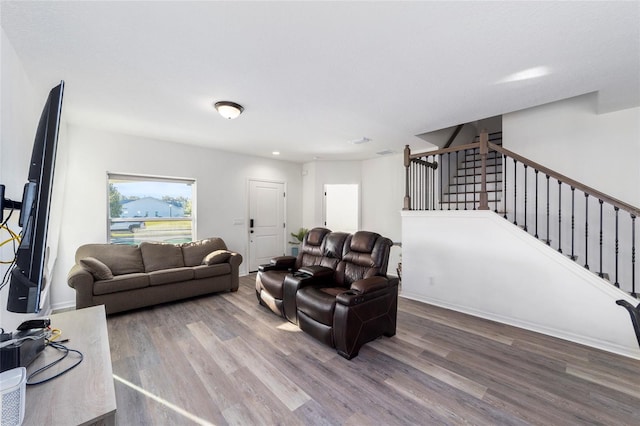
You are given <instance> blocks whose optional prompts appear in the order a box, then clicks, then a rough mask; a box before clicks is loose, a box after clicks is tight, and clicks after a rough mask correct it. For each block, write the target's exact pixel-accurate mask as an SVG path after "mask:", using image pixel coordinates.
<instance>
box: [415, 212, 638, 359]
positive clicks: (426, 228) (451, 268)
mask: <svg viewBox="0 0 640 426" xmlns="http://www.w3.org/2000/svg"><path fill="white" fill-rule="evenodd" d="M402 243H403V251H404V255H403V264H402V266H403V276H402V296H404V297H408V298H411V299H415V300H420V301H423V302H427V303H432V304H435V305H439V306H443V307H446V308H449V309H454V310H457V311H461V312H466V313H469V314H471V315H476V316H480V317H483V318H488V319H490V320H494V321H499V322H503V323H507V324H511V325H514V326H516V327H521V328H525V329H529V330H533V331H537V332H540V333H544V334H548V335H551V336H556V337H559V338H562V339H566V340H570V341H574V342H578V343H581V344H585V345H589V346H593V347H596V348H600V349H604V350H608V351H611V352H616V353H619V354H622V355H625V356H630V357H633V358H637V359H640V349H639V348H638V342H637V340H636V337H635V334H634V331H633V327H632V325H631V320H630V317H629V314H628V312H627V311H626V310H625V309H623V308H622V307H620V306H618V305H616V303H615V301H616V300H618V299H625V300H627V301H629V302H630V303H632V304H634V305H635V304H637V300H635V299H633V298H632V297H631V296H629V295H627V294H626V293H624V292H622V291H620V290H619V289H616V288H615V287H613V286H611V285H608V284H606V283H604V282H603V281H602V280H601V279H599V278H598V277H597V276H596V275H594V274H592V273H591V272H589V271H587V270H585V269H584V268H583V267H582V266H580V265H577V264H576V263H575V262H573V261H571V260H569V259H567V258H566V257H565V256H563V255H562V254H561V253H558V252H556V251H555V250H550V249H549V247H547V246H546V245H545V244H544V243H543V242H541V241H539V240H537V239H536V238H534V237H532V236H531V235H529V234H527V233H526V232H524V231H523V230H521V229H520V228H518V227H516V226H513V225H512V224H510V223H509V222H507V221H505V220H504V219H502V218H501V217H500V216H499V215H496V214H495V213H492V212H488V211H473V212H471V211H469V212H465V211H454V210H451V211H447V210H443V211H435V212H403V217H402ZM495 259H500V261H495ZM461 265H464V267H460V266H461Z"/></svg>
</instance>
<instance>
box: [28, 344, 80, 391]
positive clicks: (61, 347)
mask: <svg viewBox="0 0 640 426" xmlns="http://www.w3.org/2000/svg"><path fill="white" fill-rule="evenodd" d="M47 346H51V347H52V348H55V349H57V350H59V351H62V352H64V354H63V355H62V356H61V357H60V358H58V359H57V360H55V361H53V362H51V363H49V364H47V365H45V366H44V367H42V368H40V369H38V370H36V371H34V372H33V373H31V374H30V375H29V377H27V386H34V385H40V384H42V383H46V382H48V381H50V380H53V379H55V378H57V377H60V376H62V375H63V374H65V373H67V372H69V371H70V370H72V369H74V368H75V367H77V366H78V364H80V363H81V362H82V360H83V359H84V355H82V352H80V351H78V350H75V349H69V348H68V347H66V346H65V345H63V344H60V343H56V342H49V343H48V344H47ZM69 352H74V353H76V354H78V355H79V356H80V358H79V359H78V360H77V361H76V362H75V364H73V365H71V366H70V367H68V368H67V369H65V370H63V371H61V372H59V373H58V374H56V375H55V376H51V377H48V378H46V379H43V380H40V381H39V382H29V380H31V379H32V378H33V377H34V376H36V375H38V374H40V373H42V372H43V371H45V370H47V369H49V368H51V367H53V366H54V365H56V364H58V363H59V362H60V361H62V360H63V359H65V358H66V357H67V356H68V355H69Z"/></svg>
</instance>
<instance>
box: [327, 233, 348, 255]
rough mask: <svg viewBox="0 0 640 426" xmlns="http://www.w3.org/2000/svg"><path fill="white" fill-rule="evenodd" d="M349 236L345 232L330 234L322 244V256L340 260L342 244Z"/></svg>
mask: <svg viewBox="0 0 640 426" xmlns="http://www.w3.org/2000/svg"><path fill="white" fill-rule="evenodd" d="M348 236H349V234H347V233H346V232H330V233H329V234H327V237H326V238H325V242H324V256H326V257H330V258H334V259H341V258H342V253H343V250H344V242H345V240H346V239H347V237H348Z"/></svg>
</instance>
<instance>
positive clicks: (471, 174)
mask: <svg viewBox="0 0 640 426" xmlns="http://www.w3.org/2000/svg"><path fill="white" fill-rule="evenodd" d="M481 172H482V164H481V160H480V153H479V152H478V149H474V150H467V151H465V155H464V157H463V159H462V161H461V162H460V164H459V165H458V167H457V169H456V170H455V171H454V174H453V176H452V177H451V179H450V180H449V185H448V186H447V189H446V191H445V192H443V194H442V197H441V199H440V203H441V204H442V209H443V210H444V209H446V210H475V208H476V206H477V205H478V202H479V201H480V190H481V187H480V186H481V182H482V173H481ZM486 176H487V197H488V202H489V207H490V208H493V209H494V210H495V211H498V206H499V205H500V202H501V200H502V155H500V153H498V152H496V151H490V152H489V154H487V175H486Z"/></svg>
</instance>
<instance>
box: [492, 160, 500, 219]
mask: <svg viewBox="0 0 640 426" xmlns="http://www.w3.org/2000/svg"><path fill="white" fill-rule="evenodd" d="M492 152H493V162H494V163H495V165H496V166H495V171H496V174H495V176H494V177H493V188H494V190H495V192H494V194H493V202H494V207H493V211H494V213H498V156H497V154H496V151H492ZM500 172H502V164H500ZM501 174H502V173H501ZM500 194H502V188H500ZM500 198H502V195H501V196H500Z"/></svg>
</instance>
